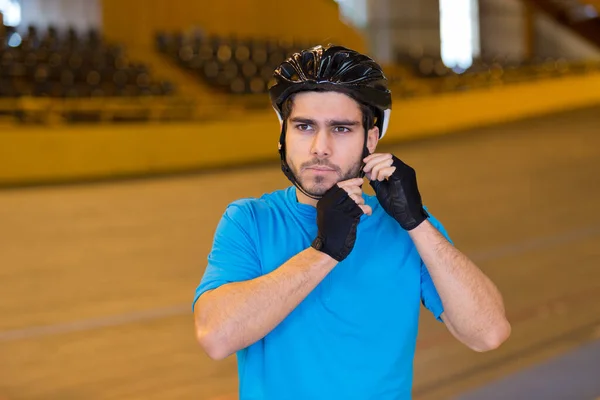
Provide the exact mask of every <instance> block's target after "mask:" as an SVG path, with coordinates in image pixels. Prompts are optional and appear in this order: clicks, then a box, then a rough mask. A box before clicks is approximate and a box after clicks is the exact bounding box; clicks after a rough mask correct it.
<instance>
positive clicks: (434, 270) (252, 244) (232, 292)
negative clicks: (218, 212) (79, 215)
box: [194, 46, 510, 400]
mask: <svg viewBox="0 0 600 400" xmlns="http://www.w3.org/2000/svg"><path fill="white" fill-rule="evenodd" d="M274 77H275V83H274V84H273V86H271V87H270V89H269V90H270V97H271V101H272V103H273V107H274V108H275V110H276V112H277V115H278V116H279V118H280V121H281V128H282V129H281V136H280V141H279V146H280V154H281V162H282V169H283V172H284V173H285V175H286V176H287V177H288V178H289V179H290V181H291V182H292V183H293V186H290V187H288V188H287V189H284V190H279V191H275V192H273V193H270V194H265V195H263V196H262V197H261V198H259V199H243V200H239V201H235V202H233V203H232V204H230V205H229V206H228V207H227V209H226V211H225V213H224V215H223V217H222V219H221V221H220V223H219V225H218V227H217V230H216V233H215V237H214V243H213V247H212V251H211V252H210V255H209V257H208V266H207V269H206V271H205V273H204V276H203V278H202V281H201V283H200V285H199V286H198V288H197V290H196V297H195V299H194V313H195V324H196V333H197V338H198V341H199V343H200V345H201V346H202V347H203V348H204V350H205V351H206V352H207V354H208V355H209V356H210V357H211V358H213V359H223V358H225V357H227V356H229V355H231V354H233V353H237V359H238V373H239V378H240V389H239V392H240V393H239V394H240V399H241V400H254V399H273V400H275V399H277V400H280V399H281V400H283V399H306V400H308V399H310V400H318V399H361V400H362V399H377V400H384V399H410V398H411V387H412V363H413V356H414V352H415V345H416V338H417V326H418V319H419V311H420V304H421V303H423V304H424V305H425V306H426V307H427V308H428V309H429V310H430V311H431V312H432V313H433V315H434V316H435V317H436V318H437V319H438V320H440V321H442V322H443V323H444V324H445V325H446V326H447V328H448V329H449V331H450V332H451V333H452V334H453V335H454V336H455V337H456V338H457V339H458V340H460V341H461V342H463V343H464V344H465V345H467V346H469V347H470V348H472V349H473V350H475V351H487V350H491V349H494V348H496V347H498V346H499V345H500V344H501V343H502V342H503V341H504V340H506V339H507V337H508V336H509V334H510V325H509V323H508V322H507V320H506V318H505V313H504V307H503V303H502V298H501V295H500V293H499V292H498V290H497V289H496V287H495V286H494V285H493V283H492V282H491V281H490V280H489V279H488V278H487V277H486V276H485V275H484V274H483V273H482V272H481V271H480V270H479V269H478V268H477V266H475V265H474V264H473V262H472V261H470V260H469V259H468V258H467V257H466V256H464V255H463V254H462V253H461V252H459V251H458V250H457V249H456V248H455V247H454V246H453V245H452V244H451V243H450V241H449V238H448V236H447V233H446V231H445V230H444V228H443V226H442V224H440V223H439V222H438V221H437V220H436V219H435V218H434V217H433V216H431V215H429V214H428V212H427V211H426V209H425V208H424V207H423V205H422V204H421V196H420V194H419V191H418V187H417V181H416V176H415V172H414V170H413V169H412V168H410V167H409V166H407V165H406V164H404V163H403V162H402V161H400V160H399V159H398V158H396V157H395V156H394V155H391V154H380V153H375V148H376V145H377V142H378V140H379V139H380V138H381V137H383V135H384V134H385V131H386V129H387V125H388V122H389V117H390V109H391V95H390V92H389V90H388V88H387V81H386V78H385V76H384V74H383V72H382V71H381V68H380V66H379V65H378V64H377V63H375V62H374V61H373V60H372V59H370V58H369V57H367V56H365V55H362V54H359V53H357V52H354V51H352V50H349V49H346V48H344V47H340V46H328V47H321V46H317V47H314V48H312V49H308V50H305V51H303V52H301V53H297V54H294V55H293V56H292V57H291V58H289V59H288V60H286V61H285V62H284V63H282V65H281V66H280V67H279V68H277V69H276V71H275V74H274ZM363 176H364V177H366V178H367V179H368V180H369V182H370V184H371V185H372V186H373V188H374V190H375V193H376V196H368V195H365V194H364V193H363V192H362V189H361V187H362V184H363V182H364V180H363V179H364V178H363Z"/></svg>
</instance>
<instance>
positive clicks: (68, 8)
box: [21, 0, 126, 30]
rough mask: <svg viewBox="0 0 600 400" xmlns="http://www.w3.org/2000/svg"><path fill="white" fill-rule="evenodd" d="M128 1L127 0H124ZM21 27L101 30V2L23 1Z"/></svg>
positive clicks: (75, 0)
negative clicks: (52, 26)
mask: <svg viewBox="0 0 600 400" xmlns="http://www.w3.org/2000/svg"><path fill="white" fill-rule="evenodd" d="M124 1H126V0H124ZM21 16H22V20H21V27H22V28H24V29H26V28H27V26H28V25H30V24H32V25H36V26H38V27H40V28H46V27H48V25H55V26H56V27H57V28H59V29H61V28H67V27H69V26H72V27H74V28H75V29H77V30H87V29H89V28H101V25H102V15H101V5H100V0H21Z"/></svg>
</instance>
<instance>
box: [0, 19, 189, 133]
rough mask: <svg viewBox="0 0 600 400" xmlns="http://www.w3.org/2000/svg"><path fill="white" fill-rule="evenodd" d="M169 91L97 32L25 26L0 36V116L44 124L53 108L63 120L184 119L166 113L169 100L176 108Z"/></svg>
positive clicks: (170, 85) (176, 101)
mask: <svg viewBox="0 0 600 400" xmlns="http://www.w3.org/2000/svg"><path fill="white" fill-rule="evenodd" d="M174 93H175V88H174V86H173V85H172V84H171V83H170V82H168V81H165V80H159V79H156V77H153V76H152V73H151V71H150V68H149V67H148V66H147V65H145V64H143V63H141V62H138V61H134V60H130V59H129V58H128V56H127V52H126V51H125V49H124V48H123V47H122V46H120V45H119V44H118V43H117V44H115V43H107V42H106V41H105V40H103V38H102V36H101V35H100V33H99V32H98V31H96V30H89V31H87V32H77V31H76V30H75V29H73V28H65V29H59V28H57V27H53V26H51V27H49V28H48V29H46V30H44V31H40V30H39V29H37V28H36V27H35V26H29V27H28V29H27V31H26V33H25V34H19V33H18V32H17V31H16V30H15V29H9V30H8V32H7V34H6V35H5V37H4V38H2V40H0V117H1V116H4V117H7V116H8V117H16V118H17V119H18V120H20V121H28V122H34V121H37V122H49V121H48V120H47V119H48V112H49V111H50V110H52V111H54V114H55V116H57V115H58V116H59V118H62V119H64V120H66V121H68V122H89V121H101V120H104V121H107V120H110V121H113V122H117V121H120V120H149V119H174V118H175V119H177V118H182V117H184V118H187V117H186V115H188V114H189V112H184V115H179V117H178V116H177V115H176V114H177V112H174V113H171V114H170V115H167V114H165V110H168V109H169V108H171V109H172V108H173V107H172V106H171V104H172V103H175V104H174V105H176V106H177V109H178V110H181V108H180V107H181V101H178V100H179V99H177V98H176V97H173V96H172V95H173V94H174ZM157 99H158V100H157ZM179 114H181V113H180V112H179Z"/></svg>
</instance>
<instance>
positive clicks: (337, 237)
mask: <svg viewBox="0 0 600 400" xmlns="http://www.w3.org/2000/svg"><path fill="white" fill-rule="evenodd" d="M362 184H363V179H362V178H354V179H349V180H347V181H342V182H339V183H337V184H335V185H333V186H332V187H331V189H329V190H328V191H327V192H325V194H324V195H323V197H322V198H321V199H320V200H319V202H318V203H317V226H318V229H319V231H318V234H317V237H316V239H315V240H314V241H313V243H312V245H311V246H312V247H313V248H315V249H317V250H319V251H321V252H323V253H325V254H327V255H329V256H330V257H332V258H333V259H335V260H337V261H342V260H344V259H345V258H346V257H347V256H348V254H350V252H351V251H352V249H353V248H354V242H355V241H356V228H357V226H358V222H359V221H360V217H361V216H362V215H363V214H367V215H371V212H372V210H371V207H369V206H368V205H366V204H364V199H363V197H362V189H361V185H362Z"/></svg>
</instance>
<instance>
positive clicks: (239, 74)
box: [155, 32, 600, 107]
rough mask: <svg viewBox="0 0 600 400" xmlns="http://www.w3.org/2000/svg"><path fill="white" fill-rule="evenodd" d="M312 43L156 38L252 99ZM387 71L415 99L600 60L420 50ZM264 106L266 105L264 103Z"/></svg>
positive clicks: (401, 93) (580, 69)
mask: <svg viewBox="0 0 600 400" xmlns="http://www.w3.org/2000/svg"><path fill="white" fill-rule="evenodd" d="M313 45H314V44H313V43H309V42H305V41H302V42H291V41H290V42H287V41H278V40H277V39H275V38H240V37H226V36H216V35H211V36H205V35H203V34H202V33H199V32H195V33H190V34H183V33H181V32H177V33H170V34H169V33H164V32H161V33H158V34H157V35H156V38H155V46H156V49H157V51H158V52H160V53H161V54H162V55H164V56H165V57H167V58H168V59H169V60H171V61H172V62H173V63H174V64H175V65H178V66H179V67H181V68H183V69H184V70H186V71H188V72H189V73H190V74H192V75H194V76H196V77H197V78H198V80H200V81H201V82H203V83H205V84H206V85H207V86H208V87H210V88H211V89H213V90H215V91H219V92H221V93H228V94H233V95H244V96H245V97H247V98H248V99H250V98H252V97H253V96H251V95H258V94H264V93H266V91H267V87H268V83H269V80H270V79H271V75H272V73H273V70H274V68H275V67H276V66H277V65H278V64H279V63H280V62H281V61H282V60H283V59H284V58H285V57H287V56H289V55H290V54H291V53H293V52H294V51H297V50H299V49H303V48H308V47H310V46H313ZM385 70H386V71H387V73H388V78H389V79H390V80H391V81H392V84H393V90H394V95H395V96H398V97H414V96H423V95H430V94H434V93H442V92H449V91H465V90H470V89H478V88H484V87H493V86H495V85H499V84H509V83H517V82H523V81H532V80H538V79H546V78H552V77H560V76H564V75H570V74H578V73H586V72H590V71H595V70H600V63H598V62H594V61H583V62H581V61H579V62H572V61H568V60H566V59H543V60H542V59H536V60H531V61H529V62H521V63H513V62H510V60H507V59H502V58H500V57H498V58H495V59H492V60H476V61H475V62H474V64H473V65H472V66H471V67H470V68H469V69H467V70H465V71H461V70H456V71H455V70H452V69H450V68H447V67H446V66H445V65H444V63H443V62H442V59H441V58H440V57H439V56H437V57H435V56H430V55H423V54H419V53H418V52H417V54H407V55H405V56H400V57H398V59H397V62H396V64H395V65H389V66H386V68H385ZM260 104H262V106H263V107H265V106H266V103H265V102H260Z"/></svg>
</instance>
